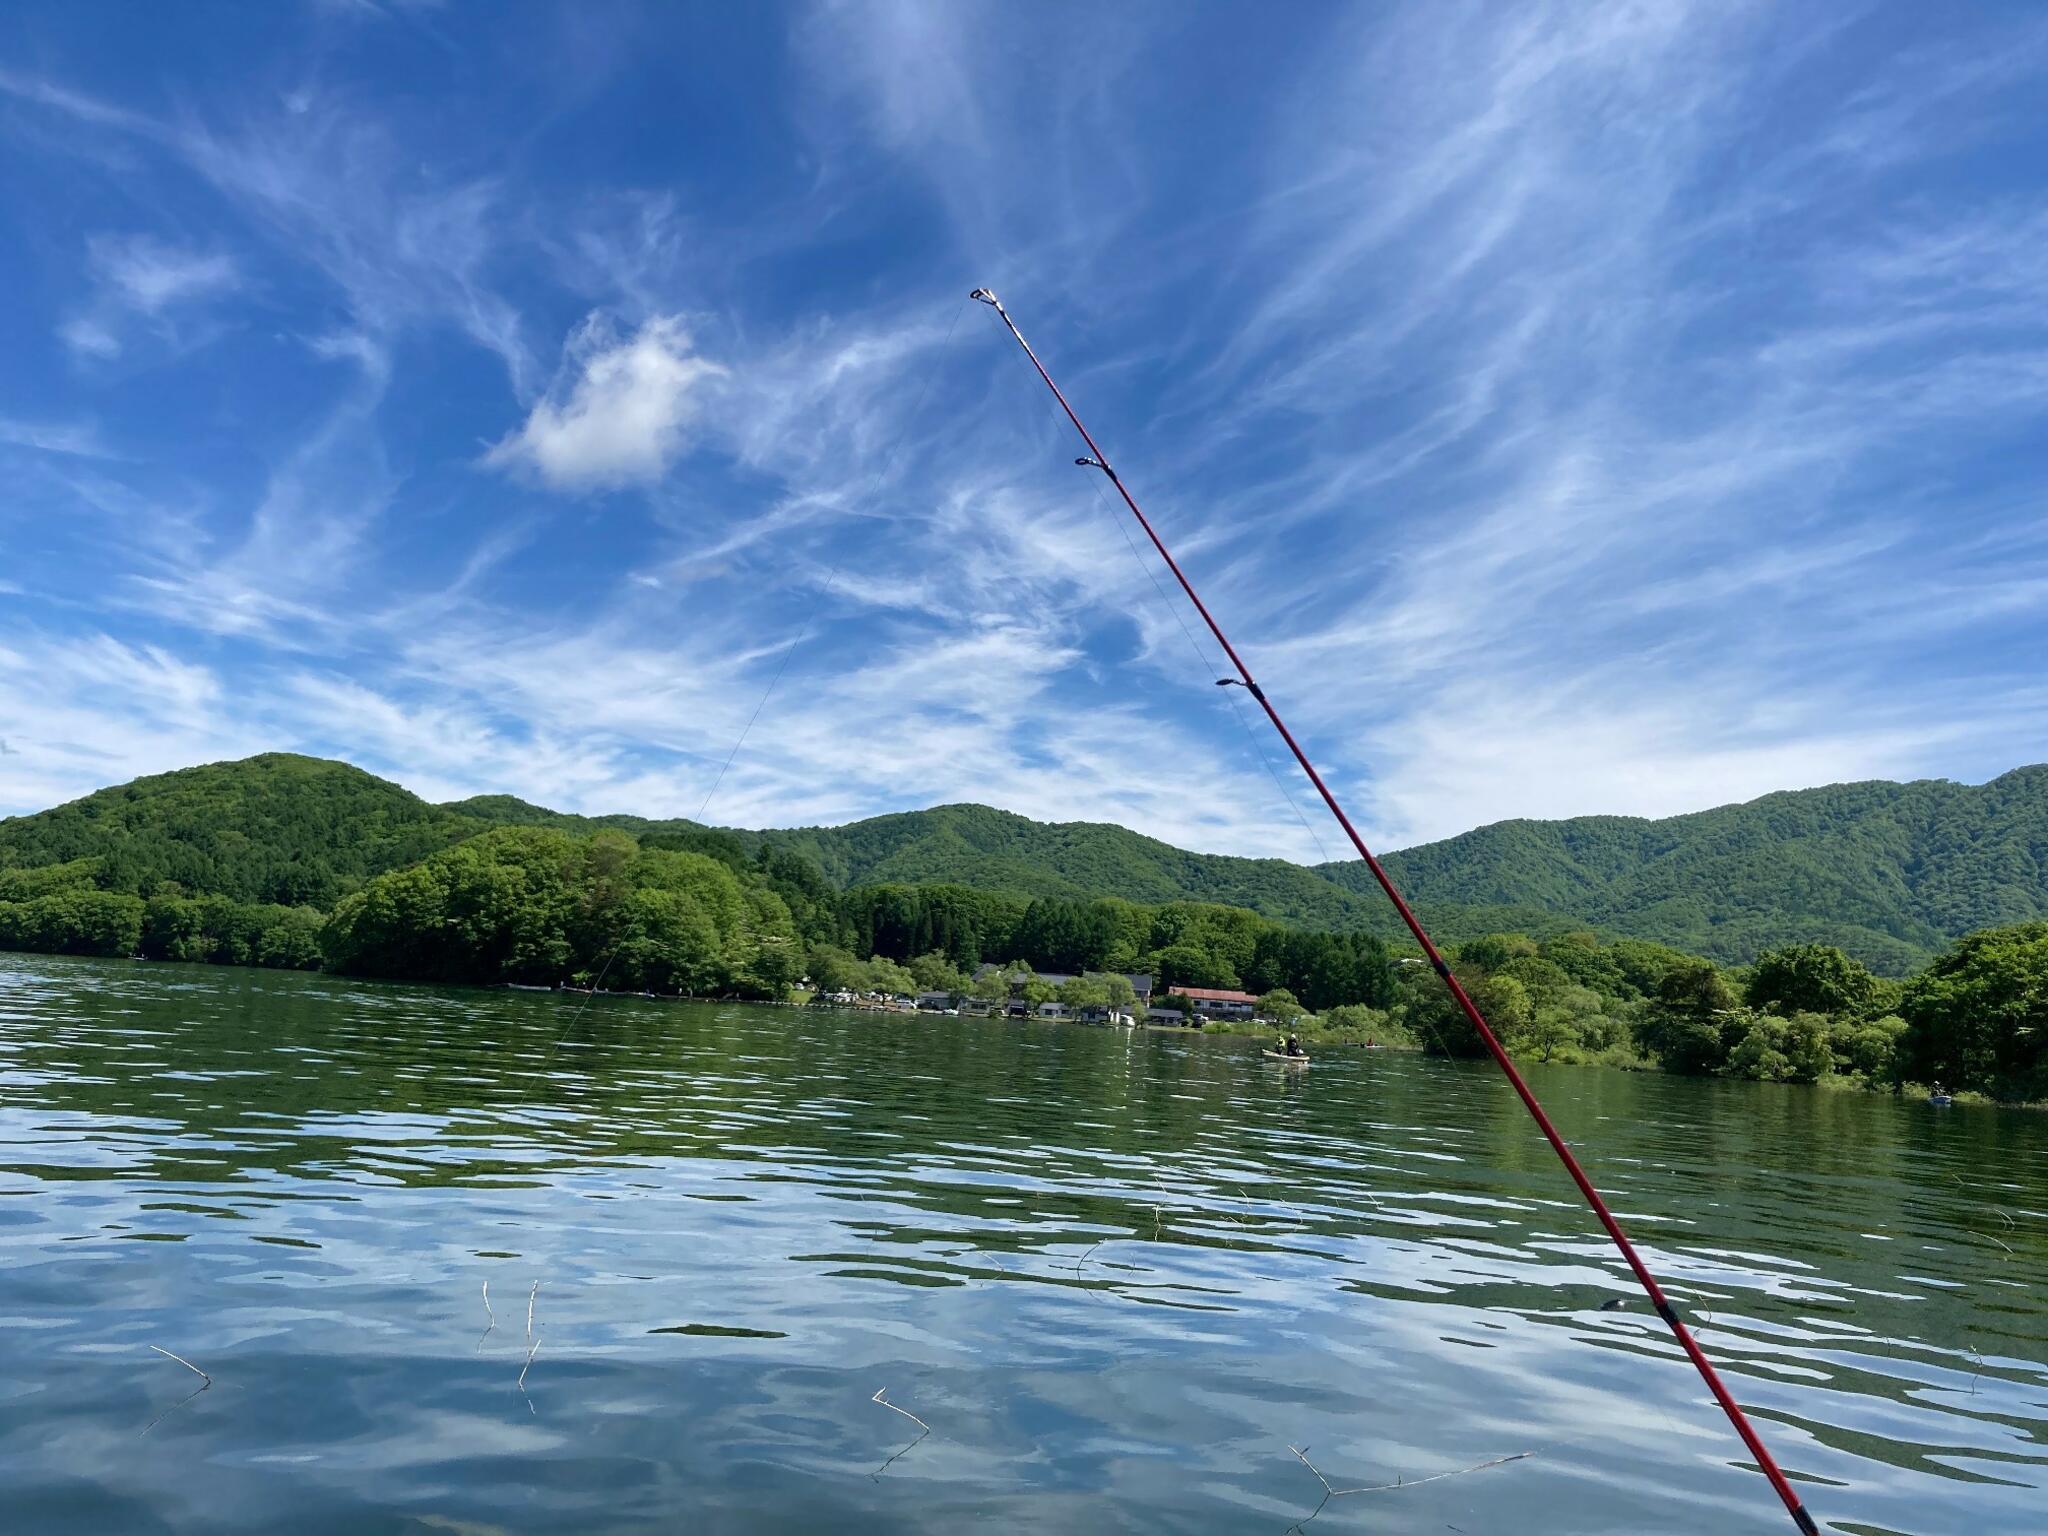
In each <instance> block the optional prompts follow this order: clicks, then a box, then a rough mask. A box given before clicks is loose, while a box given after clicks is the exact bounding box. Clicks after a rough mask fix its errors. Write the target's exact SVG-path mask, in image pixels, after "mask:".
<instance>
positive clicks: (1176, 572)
mask: <svg viewBox="0 0 2048 1536" xmlns="http://www.w3.org/2000/svg"><path fill="white" fill-rule="evenodd" d="M968 297H970V298H974V299H979V300H980V301H981V302H982V303H984V304H986V305H988V306H989V308H991V309H993V310H994V311H995V312H996V314H997V315H999V316H1000V317H1001V318H1002V322H1003V324H1004V325H1005V326H1006V327H1007V328H1008V329H1009V332H1010V334H1011V335H1012V336H1014V337H1016V339H1017V345H1018V346H1020V347H1022V348H1023V349H1024V355H1025V356H1026V357H1028V358H1030V359H1031V366H1032V367H1033V368H1035V369H1037V370H1038V376H1039V377H1040V378H1041V379H1043V380H1044V381H1045V387H1046V388H1047V389H1049V390H1051V391H1052V397H1053V399H1055V400H1057V401H1059V403H1060V409H1061V410H1063V411H1065V412H1066V413H1067V420H1069V421H1071V422H1072V423H1073V424H1074V430H1075V431H1076V432H1078V433H1080V434H1081V441H1082V442H1084V443H1086V444H1087V445H1088V455H1087V457H1085V458H1079V459H1076V460H1075V461H1074V462H1075V463H1076V464H1080V465H1085V466H1087V467H1088V468H1091V469H1099V470H1101V471H1102V472H1103V474H1105V475H1106V476H1108V477H1109V483H1110V484H1111V485H1113V486H1115V487H1116V493H1117V495H1119V496H1121V497H1123V499H1124V505H1125V506H1127V507H1129V508H1130V509H1131V516H1133V517H1135V518H1136V519H1137V520H1138V526H1139V527H1140V528H1142V529H1144V530H1145V537H1146V538H1148V539H1150V540H1151V541H1152V547H1153V548H1154V549H1156V550H1158V551H1159V558H1160V559H1162V560H1164V561H1165V562H1166V568H1167V569H1168V570H1170V571H1172V572H1173V579H1174V580H1175V581H1177V582H1179V583H1180V589H1181V591H1183V592H1185V593H1187V595H1188V601H1189V602H1191V603H1193V604H1194V605H1195V612H1197V613H1199V614H1200V615H1201V616H1202V622H1203V623H1204V624H1206V625H1208V626H1209V633H1210V634H1212V635H1214V636H1215V637H1216V643H1217V644H1218V645H1220V646H1222V647H1223V653H1224V655H1226V656H1228V657H1229V658H1230V664H1231V666H1232V667H1234V668H1235V669H1236V670H1237V676H1236V677H1225V678H1218V679H1217V681H1218V682H1219V683H1221V684H1224V685H1236V686H1239V687H1242V688H1244V689H1245V690H1246V691H1247V692H1248V693H1250V694H1251V696H1252V697H1253V698H1255V699H1257V700H1258V701H1259V707H1260V708H1261V709H1263V710H1264V711H1265V712H1266V718H1267V719H1268V720H1270V721H1272V722H1273V729H1274V730H1276V731H1278V732H1279V733H1280V739H1281V740H1282V741H1284V742H1286V743H1287V750H1288V751H1290V752H1292V753H1293V754H1294V760H1295V761H1296V762H1297V763H1299V764H1301V771H1302V772H1303V773H1305V774H1307V775H1308V781H1309V783H1311V784H1313V785H1315V787H1316V793H1317V794H1319V795H1321V796H1322V797H1323V804H1325V805H1327V806H1328V807H1329V808H1330V814H1331V815H1332V816H1334V817H1336V818H1337V825H1338V826H1340V827H1342V828H1343V829H1344V835H1345V836H1346V837H1348V838H1350V839H1351V846H1352V847H1353V848H1356V849H1357V850H1358V856H1359V857H1360V858H1361V859H1363V860H1365V867H1366V868H1367V869H1369V870H1371V871H1372V877H1373V879H1374V880H1376V881H1378V882H1379V887H1380V889H1381V890H1383V891H1385V892H1386V893H1387V899H1388V900H1389V901H1391V902H1392V903H1393V904H1394V910H1395V911H1396V912H1398V913H1400V914H1401V921H1402V922H1403V923H1405V924H1406V925H1407V928H1408V931H1409V932H1410V933H1411V934H1413V935H1414V936H1415V942H1416V943H1417V944H1420V945H1421V946H1422V952H1423V954H1425V955H1427V956H1428V957H1429V964H1430V969H1432V970H1434V971H1435V972H1436V973H1437V975H1439V976H1440V977H1442V978H1443V983H1444V985H1445V986H1447V987H1449V988H1450V989H1451V996H1452V997H1453V998H1455V999H1456V1000H1457V1004H1458V1007H1459V1009H1460V1011H1462V1012H1463V1013H1464V1015H1465V1017H1466V1018H1467V1019H1468V1020H1470V1021H1471V1024H1472V1028H1473V1029H1474V1030H1476V1031H1477V1032H1478V1034H1479V1038H1480V1040H1481V1041H1482V1042H1483V1043H1484V1044H1485V1046H1486V1051H1487V1054H1488V1055H1489V1056H1491V1057H1492V1058H1493V1059H1494V1063H1495V1064H1496V1065H1497V1066H1498V1067H1499V1068H1500V1069H1501V1071H1502V1072H1503V1073H1505V1074H1506V1075H1507V1080H1508V1082H1509V1083H1510V1084H1511V1085H1513V1087H1514V1090H1515V1093H1516V1095H1517V1096H1518V1097H1519V1098H1520V1099H1521V1101H1522V1105H1523V1107H1524V1108H1525V1109H1527V1110H1528V1111H1529V1114H1530V1116H1531V1117H1532V1118H1533V1119H1534V1120H1535V1122H1536V1127H1537V1129H1538V1130H1540V1131H1542V1132H1543V1139H1544V1140H1545V1141H1547V1142H1549V1143H1550V1149H1551V1150H1552V1151H1553V1152H1555V1153H1556V1154H1557V1157H1558V1161H1559V1162H1561V1163H1563V1164H1564V1170H1565V1172H1566V1173H1568V1174H1570V1175H1571V1176H1572V1182H1573V1183H1574V1184H1576V1185H1578V1187H1579V1193H1580V1194H1581V1195H1583V1196H1585V1198H1586V1204H1588V1205H1590V1206H1591V1207H1592V1208H1593V1214H1594V1215H1595V1216H1597V1217H1599V1218H1600V1225H1601V1226H1603V1227H1605V1228H1606V1229H1607V1235H1608V1236H1609V1237H1610V1238H1612V1239H1613V1240H1614V1246H1615V1247H1616V1248H1618V1249H1620V1250H1621V1256H1622V1258H1623V1259H1625V1260H1627V1262H1628V1267H1629V1270H1630V1272H1631V1273H1633V1274H1634V1275H1635V1277H1636V1283H1637V1284H1639V1285H1640V1286H1642V1288H1643V1292H1644V1294H1645V1295H1647V1296H1648V1297H1649V1298H1650V1305H1651V1306H1653V1307H1655V1308H1656V1309H1657V1315H1658V1316H1659V1317H1661V1318H1663V1319H1664V1322H1665V1325H1666V1326H1667V1327H1669V1328H1670V1330H1671V1333H1672V1336H1673V1337H1674V1338H1676V1339H1677V1340H1678V1344H1679V1347H1680V1348H1681V1349H1683V1350H1684V1351H1685V1356H1686V1358H1687V1359H1688V1360H1690V1361H1692V1363H1693V1368H1694V1369H1695V1370H1697V1371H1698V1372H1699V1373H1700V1378H1701V1379H1702V1380H1703V1381H1705V1382H1706V1384H1707V1390H1709V1391H1710V1392H1712V1393H1713V1394H1714V1401H1715V1402H1717V1403H1719V1404H1720V1405H1721V1411H1722V1412H1724V1413H1726V1414H1727V1415H1728V1422H1729V1423H1731V1424H1733V1425H1734V1426H1735V1432H1736V1434H1738V1435H1740V1436H1741V1437H1742V1443H1743V1444H1744V1445H1745V1446H1747V1447H1748V1448H1749V1453H1750V1455H1751V1456H1753V1457H1755V1458H1756V1464H1757V1466H1758V1467H1759V1468H1760V1469H1761V1470H1762V1472H1763V1474H1764V1476H1765V1477H1767V1478H1769V1479H1770V1483H1771V1487H1772V1488H1774V1489H1776V1490H1777V1494H1778V1497H1779V1498H1780V1499H1782V1500H1784V1503H1785V1509H1786V1511H1787V1512H1788V1513H1789V1514H1790V1515H1791V1516H1792V1523H1793V1524H1795V1525H1797V1526H1798V1527H1799V1529H1800V1530H1801V1531H1803V1532H1804V1533H1805V1536H1819V1528H1818V1527H1817V1526H1816V1525H1815V1524H1814V1523H1813V1516H1812V1515H1811V1514H1809V1513H1808V1512H1807V1509H1806V1505H1805V1504H1804V1503H1803V1502H1802V1501H1801V1499H1800V1497H1799V1494H1798V1491H1797V1490H1796V1489H1794V1488H1793V1486H1792V1484H1791V1483H1790V1482H1789V1481H1788V1480H1787V1479H1786V1477H1785V1474H1784V1473H1783V1472H1782V1471H1780V1470H1779V1469H1778V1463H1777V1462H1776V1460H1774V1459H1773V1458H1772V1456H1771V1453H1770V1451H1769V1450H1768V1449H1767V1448H1766V1447H1765V1445H1764V1442H1763V1439H1762V1437H1761V1436H1759V1435H1758V1434H1757V1432H1756V1428H1755V1426H1754V1425H1752V1424H1751V1423H1750V1422H1749V1415H1748V1414H1746V1413H1744V1412H1743V1411H1742V1405H1741V1404H1740V1403H1738V1402H1736V1401H1735V1398H1734V1395H1733V1394H1732V1393H1730V1392H1729V1390H1728V1388H1727V1386H1726V1385H1725V1384H1724V1383H1723V1382H1722V1380H1721V1375H1720V1373H1719V1372H1718V1371H1716V1370H1715V1369H1714V1362H1713V1361H1711V1360H1709V1359H1708V1358H1707V1356H1706V1351H1704V1350H1702V1349H1701V1348H1700V1346H1699V1341H1698V1340H1696V1339H1695V1338H1693V1336H1692V1330H1691V1329H1690V1328H1688V1327H1686V1326H1685V1321H1684V1319H1682V1318H1681V1317H1679V1315H1678V1309H1677V1308H1676V1307H1674V1306H1672V1305H1671V1303H1670V1301H1669V1300H1668V1299H1667V1298H1666V1297H1665V1295H1664V1288H1663V1287H1662V1286H1660V1285H1658V1284H1657V1277H1656V1276H1655V1275H1653V1274H1651V1273H1650V1267H1649V1265H1647V1264H1645V1263H1644V1262H1643V1257H1642V1255H1641V1254H1639V1253H1637V1252H1636V1245H1635V1244H1634V1243H1632V1242H1630V1241H1629V1236H1628V1234H1627V1233H1626V1232H1624V1231H1623V1230H1622V1228H1621V1223H1620V1222H1619V1221H1617V1220H1616V1219H1615V1216H1614V1212H1613V1211H1612V1210H1610V1209H1608V1205H1607V1201H1606V1200H1605V1199H1604V1198H1603V1197H1602V1196H1601V1194H1600V1191H1599V1190H1598V1189H1595V1188H1594V1187H1593V1181H1592V1180H1591V1179H1590V1178H1588V1177H1587V1176H1586V1170H1585V1169H1584V1168H1583V1167H1581V1166H1580V1164H1579V1160H1578V1158H1577V1157H1576V1156H1574V1155H1573V1153H1572V1149H1571V1148H1570V1147H1569V1146H1567V1145H1566V1144H1565V1139H1564V1137H1563V1136H1562V1135H1560V1134H1559V1132H1558V1129H1557V1127H1556V1125H1554V1124H1553V1123H1552V1122H1551V1119H1550V1116H1549V1114H1548V1113H1547V1112H1546V1111H1545V1110H1544V1108H1543V1104H1542V1102H1541V1101H1540V1100H1539V1099H1538V1098H1537V1097H1536V1091H1535V1090H1534V1089H1533V1088H1531V1087H1530V1086H1529V1084H1528V1081H1527V1080H1526V1079H1525V1078H1524V1077H1523V1076H1522V1074H1521V1072H1520V1071H1519V1070H1518V1069H1517V1068H1516V1066H1515V1063H1514V1059H1513V1058H1512V1057H1510V1056H1509V1055H1508V1053H1507V1047H1506V1046H1504V1045H1502V1044H1501V1042H1500V1036H1498V1035H1496V1034H1495V1033H1494V1032H1493V1026H1491V1025H1490V1024H1488V1023H1487V1022H1486V1017H1485V1015H1484V1014H1482V1013H1481V1012H1480V1011H1479V1005H1478V1004H1477V1003H1475V1002H1473V1001H1472V997H1471V994H1470V993H1468V992H1467V991H1466V990H1465V988H1464V986H1463V985H1462V984H1461V983H1460V982H1459V980H1458V978H1457V977H1456V976H1455V975H1453V974H1452V972H1451V968H1450V965H1449V964H1448V963H1447V962H1446V961H1445V960H1444V957H1443V955H1442V954H1441V953H1439V952H1438V950H1437V947H1436V945H1435V943H1434V942H1432V941H1431V939H1430V937H1429V934H1428V932H1427V931H1426V930H1425V929H1424V928H1423V926H1422V920H1421V919H1420V918H1418V917H1417V916H1416V915H1415V911H1414V909H1413V908H1412V907H1410V906H1409V905H1408V903H1407V901H1406V900H1404V899H1403V898H1402V895H1401V893H1400V891H1399V890H1397V889H1396V888H1395V886H1394V882H1393V880H1392V878H1391V877H1389V876H1388V874H1387V872H1386V870H1385V869H1384V868H1383V867H1382V866H1381V864H1380V861H1379V860H1378V859H1376V858H1374V857H1373V853H1372V850H1371V849H1370V848H1368V847H1366V846H1365V839H1364V838H1362V837H1360V836H1359V835H1358V829H1357V828H1356V827H1354V826H1352V825H1351V818H1350V817H1349V816H1347V815H1345V814H1344V807H1343V806H1341V805H1339V804H1338V803H1337V797H1336V796H1335V795H1334V794H1332V793H1331V792H1330V786H1329V785H1327V784H1325V783H1324V782H1323V776H1322V775H1321V774H1320V773H1318V772H1316V765H1315V764H1314V763H1312V762H1310V761H1309V759H1308V754H1307V753H1306V752H1304V751H1302V749H1301V743H1300V742H1298V741H1296V740H1295V739H1294V732H1292V731H1290V730H1289V729H1288V728H1287V722H1286V721H1285V720H1283V719H1281V718H1280V711H1279V710H1277V709H1275V708H1274V707H1273V701H1272V700H1271V699H1269V698H1267V697H1266V690H1265V689H1263V688H1261V687H1260V686H1259V685H1258V682H1257V681H1256V680H1255V679H1254V678H1253V677H1252V674H1251V669H1250V668H1248V667H1247V666H1246V665H1245V664H1244V658H1243V657H1241V656H1239V655H1238V654H1237V647H1236V646H1234V645H1232V644H1231V643H1230V637H1229V636H1228V635H1226V634H1224V633H1223V626H1222V625H1221V624H1218V623H1217V622H1216V616H1215V615H1214V614H1212V613H1211V612H1210V611H1209V606H1208V604H1206V603H1204V602H1203V601H1202V598H1201V594H1200V593H1198V592H1196V591H1195V586H1194V583H1193V582H1191V581H1189V580H1188V577H1187V572H1185V571H1183V570H1182V569H1181V568H1180V562H1179V561H1178V560H1176V559H1174V558H1173V552H1172V551H1171V550H1169V549H1168V548H1167V547H1166V542H1165V540H1163V539H1161V538H1160V537H1159V530H1158V529H1156V528H1154V527H1153V526H1152V520H1151V519H1150V518H1148V517H1147V516H1145V513H1144V509H1143V508H1141V507H1140V506H1139V505H1138V503H1137V502H1136V500H1135V499H1133V498H1132V496H1131V493H1130V490H1129V488H1128V487H1127V486H1125V484H1124V482H1123V479H1122V477H1121V476H1119V475H1118V474H1117V472H1116V471H1115V470H1114V469H1113V468H1111V467H1110V463H1109V458H1108V456H1107V455H1105V454H1104V453H1103V451H1102V448H1101V446H1100V445H1099V444H1098V443H1097V442H1096V441H1095V438H1094V437H1093V436H1092V435H1091V434H1090V433H1089V431H1088V429H1087V428H1086V427H1085V426H1083V425H1082V424H1081V418H1080V417H1079V416H1077V415H1075V414H1074V408H1073V406H1071V405H1069V404H1068V403H1067V397H1066V396H1065V395H1063V394H1061V393H1060V387H1059V385H1057V384H1055V383H1053V381H1052V375H1051V374H1049V373H1047V372H1046V371H1045V364H1043V363H1041V362H1040V361H1039V360H1038V354H1037V353H1036V352H1034V351H1032V350H1031V343H1030V342H1028V341H1026V340H1025V339H1024V333H1023V332H1022V331H1020V330H1018V329H1017V322H1016V321H1014V320H1012V319H1011V318H1010V312H1009V311H1008V310H1007V309H1005V308H1003V305H1002V301H1001V300H1000V299H998V298H997V297H996V296H995V295H994V294H993V293H991V292H989V290H988V289H986V288H977V289H975V290H974V292H973V293H972V294H970V295H968Z"/></svg>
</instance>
